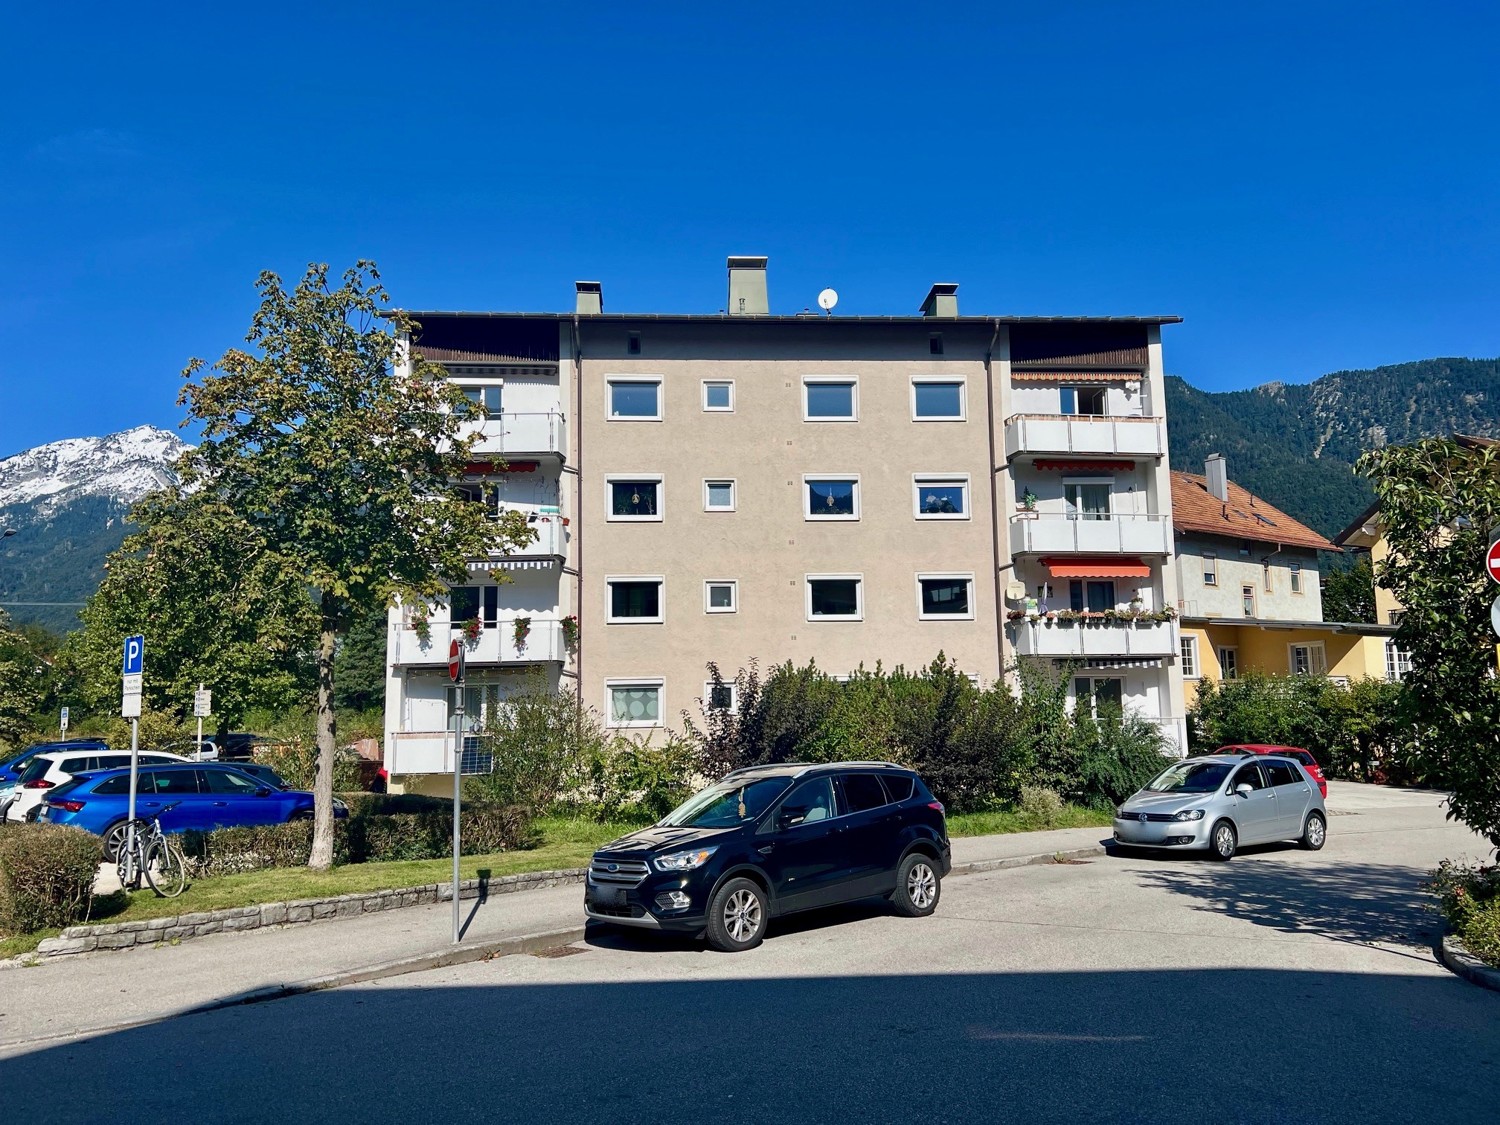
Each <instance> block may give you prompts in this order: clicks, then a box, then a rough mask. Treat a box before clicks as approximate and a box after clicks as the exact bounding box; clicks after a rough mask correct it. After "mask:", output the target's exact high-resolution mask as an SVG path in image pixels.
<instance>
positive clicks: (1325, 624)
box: [1182, 616, 1396, 637]
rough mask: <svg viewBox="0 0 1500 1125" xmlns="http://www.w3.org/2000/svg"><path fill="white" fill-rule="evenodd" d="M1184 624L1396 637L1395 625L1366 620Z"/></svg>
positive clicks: (1190, 620)
mask: <svg viewBox="0 0 1500 1125" xmlns="http://www.w3.org/2000/svg"><path fill="white" fill-rule="evenodd" d="M1182 623H1183V624H1184V625H1215V626H1221V627H1225V626H1237V627H1249V628H1252V629H1263V630H1265V631H1266V632H1272V633H1275V632H1291V631H1294V630H1296V631H1303V632H1308V631H1312V632H1326V633H1337V634H1340V635H1343V636H1358V637H1394V636H1395V635H1396V626H1395V625H1375V624H1371V623H1368V622H1364V621H1267V620H1265V619H1263V618H1259V617H1186V616H1185V617H1183V618H1182Z"/></svg>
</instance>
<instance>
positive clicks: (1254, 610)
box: [1240, 582, 1260, 621]
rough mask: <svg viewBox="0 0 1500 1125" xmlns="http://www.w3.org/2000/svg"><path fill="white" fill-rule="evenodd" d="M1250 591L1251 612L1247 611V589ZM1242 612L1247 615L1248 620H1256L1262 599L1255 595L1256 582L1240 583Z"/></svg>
mask: <svg viewBox="0 0 1500 1125" xmlns="http://www.w3.org/2000/svg"><path fill="white" fill-rule="evenodd" d="M1246 590H1249V591H1250V612H1249V613H1245V591H1246ZM1240 612H1241V613H1242V614H1244V615H1245V618H1246V620H1249V621H1254V620H1255V618H1256V617H1257V616H1258V615H1259V613H1260V601H1259V599H1258V598H1257V597H1256V595H1255V583H1254V582H1241V583H1240Z"/></svg>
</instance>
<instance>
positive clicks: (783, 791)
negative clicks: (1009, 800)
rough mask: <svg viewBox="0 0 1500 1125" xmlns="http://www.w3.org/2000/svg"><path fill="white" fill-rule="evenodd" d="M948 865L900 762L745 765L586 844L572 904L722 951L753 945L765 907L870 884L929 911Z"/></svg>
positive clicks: (796, 904)
mask: <svg viewBox="0 0 1500 1125" xmlns="http://www.w3.org/2000/svg"><path fill="white" fill-rule="evenodd" d="M951 866H952V862H951V859H950V852H949V847H948V827H947V823H946V822H945V820H944V818H943V806H942V805H941V804H940V803H938V802H937V801H936V800H934V799H933V796H932V794H931V793H929V792H928V791H927V786H925V785H923V784H922V779H921V778H920V777H918V776H917V775H916V774H915V773H913V772H912V771H911V770H908V769H903V768H902V767H900V766H895V765H891V764H890V763H889V762H835V763H833V764H832V765H805V764H792V765H781V766H755V767H751V768H749V769H742V770H735V771H734V772H733V773H730V774H726V775H725V776H724V777H723V778H722V779H721V780H720V781H719V782H718V783H717V784H715V785H711V786H709V788H707V789H705V790H703V792H701V793H699V794H697V795H696V796H695V797H693V798H692V799H691V800H689V801H687V802H686V803H685V804H683V805H682V806H681V807H680V808H678V809H677V810H676V811H675V812H673V813H671V814H669V815H668V816H666V817H665V818H663V819H662V820H661V821H660V822H659V823H657V824H655V825H653V826H652V827H650V828H643V829H642V830H641V831H639V832H632V833H631V834H630V835H628V836H622V837H620V839H618V840H615V841H614V842H613V843H610V844H606V845H605V846H604V847H602V848H600V849H599V850H598V851H597V852H595V853H594V858H593V861H592V862H591V863H590V864H589V873H588V879H587V881H586V882H585V885H584V896H583V910H584V913H585V914H587V915H588V917H589V919H590V921H592V922H595V923H605V924H610V925H621V926H645V927H649V928H651V929H657V930H674V931H680V932H688V933H699V932H702V933H704V934H705V935H706V936H707V938H708V943H709V944H710V945H711V946H713V947H714V948H715V949H721V950H724V951H725V952H735V951H738V950H741V949H751V948H753V947H755V946H757V945H759V944H760V941H761V939H762V938H763V937H764V936H765V933H766V925H767V923H768V922H769V921H770V920H771V918H773V917H776V916H779V915H782V914H790V913H792V912H794V911H798V910H810V909H813V908H815V907H819V906H828V905H830V904H832V903H837V902H849V901H852V900H854V899H861V898H872V897H874V896H876V895H884V896H885V897H887V898H889V899H890V901H891V902H892V903H893V904H894V905H895V907H896V909H897V910H898V911H900V912H901V913H902V914H905V915H908V916H910V917H914V918H915V917H922V916H924V915H927V914H931V913H932V912H933V910H935V909H936V908H937V902H938V895H939V893H940V889H941V882H942V878H943V876H944V875H946V874H948V870H949V868H950V867H951Z"/></svg>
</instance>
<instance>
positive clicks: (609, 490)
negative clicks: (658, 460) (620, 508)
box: [604, 473, 667, 523]
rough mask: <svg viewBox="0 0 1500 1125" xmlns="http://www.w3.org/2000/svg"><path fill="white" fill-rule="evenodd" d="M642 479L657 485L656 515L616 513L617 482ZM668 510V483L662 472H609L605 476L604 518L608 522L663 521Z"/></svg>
mask: <svg viewBox="0 0 1500 1125" xmlns="http://www.w3.org/2000/svg"><path fill="white" fill-rule="evenodd" d="M628 481H642V482H645V483H647V484H654V485H656V514H655V515H654V516H617V515H615V489H614V486H615V485H616V484H624V483H626V482H628ZM666 510H667V484H666V479H665V478H664V477H663V476H662V474H661V473H607V474H606V475H605V477H604V520H605V522H606V523H661V521H662V517H663V516H664V515H665V514H666Z"/></svg>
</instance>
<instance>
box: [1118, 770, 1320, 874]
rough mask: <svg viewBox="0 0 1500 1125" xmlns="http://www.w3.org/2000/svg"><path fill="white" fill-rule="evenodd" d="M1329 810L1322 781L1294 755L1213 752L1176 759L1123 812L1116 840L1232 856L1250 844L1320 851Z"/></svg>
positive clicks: (1128, 843) (1129, 844)
mask: <svg viewBox="0 0 1500 1125" xmlns="http://www.w3.org/2000/svg"><path fill="white" fill-rule="evenodd" d="M1327 839H1328V809H1327V807H1326V806H1325V805H1324V804H1323V795H1322V794H1321V793H1320V792H1318V785H1317V782H1315V781H1313V780H1312V779H1311V778H1310V777H1309V776H1308V775H1307V773H1306V771H1304V770H1303V768H1302V764H1301V763H1300V762H1298V761H1296V760H1294V759H1292V758H1282V757H1277V756H1276V755H1252V754H1210V755H1207V756H1205V757H1202V758H1188V759H1186V760H1185V761H1181V762H1174V763H1173V764H1172V765H1170V766H1168V767H1167V768H1166V769H1164V770H1162V772H1161V773H1159V774H1158V775H1157V776H1156V777H1155V778H1154V779H1152V781H1151V782H1150V783H1149V784H1148V785H1147V786H1146V787H1145V788H1144V789H1142V790H1141V791H1140V792H1138V793H1136V794H1135V795H1134V796H1132V797H1131V798H1130V799H1129V800H1128V801H1126V802H1125V803H1124V804H1123V805H1121V806H1120V807H1119V808H1118V809H1116V810H1115V843H1116V844H1119V845H1121V846H1125V847H1137V848H1182V849H1185V850H1191V849H1194V848H1207V849H1208V852H1209V854H1210V855H1211V856H1213V857H1214V858H1215V859H1230V858H1231V857H1233V855H1234V853H1235V852H1236V851H1237V850H1238V849H1239V848H1240V847H1241V846H1243V845H1245V844H1270V843H1276V842H1278V841H1281V840H1296V841H1297V842H1298V843H1300V844H1301V845H1302V846H1303V847H1304V848H1307V849H1308V850H1309V851H1317V850H1318V849H1319V848H1321V847H1322V846H1323V843H1324V841H1325V840H1327Z"/></svg>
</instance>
